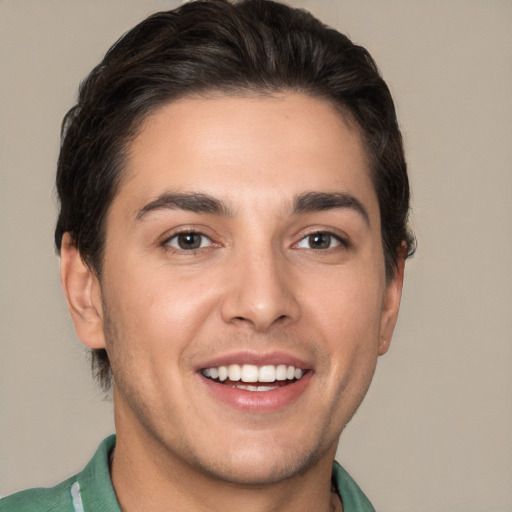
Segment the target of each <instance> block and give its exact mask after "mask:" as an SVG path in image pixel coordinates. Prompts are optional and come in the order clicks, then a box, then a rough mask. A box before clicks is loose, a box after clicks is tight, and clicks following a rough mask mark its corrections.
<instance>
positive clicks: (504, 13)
mask: <svg viewBox="0 0 512 512" xmlns="http://www.w3.org/2000/svg"><path fill="white" fill-rule="evenodd" d="M177 3H179V2H172V1H164V0H139V1H134V0H130V1H128V0H123V1H114V0H109V1H105V0H94V1H93V0H88V1H81V2H78V1H73V0H46V1H44V2H41V1H40V0H0V172H1V174H0V179H1V181H0V287H1V288H0V289H1V293H0V316H1V320H0V343H1V352H0V354H1V358H0V415H1V422H0V494H3V495H5V494H8V493H10V492H12V491H15V490H19V489H21V488H24V487H27V486H34V485H50V484H53V483H56V482H57V481H60V480H62V479H64V478H65V477H67V476H70V475H71V474H73V473H75V472H77V471H78V470H80V469H81V467H82V465H83V464H84V463H85V462H86V461H87V460H88V458H89V457H90V456H91V455H92V453H93V452H94V450H95V447H96V445H97V444H98V442H99V441H100V440H101V439H102V438H103V437H104V436H106V435H107V434H108V433H110V432H111V431H112V429H113V426H112V421H111V404H110V403H109V402H105V401H103V400H102V395H101V393H100V392H99V391H98V390H97V389H96V388H95V385H94V384H93V383H92V380H91V379H90V377H89V372H88V364H87V362H86V357H85V355H84V351H83V350H82V348H81V346H80V344H79V343H78V342H77V341H76V339H75V337H74V333H73V329H72V326H71V322H70V320H69V319H68V316H67V312H66V307H65V305H64V301H63V299H62V295H61V292H60V288H59V282H58V261H57V258H55V256H54V255H53V247H52V235H53V224H54V220H55V204H54V203H55V200H54V199H53V197H52V189H53V180H54V171H55V161H56V158H57V152H58V144H59V125H60V120H61V119H62V116H63V115H64V113H65V111H66V110H67V109H68V108H69V107H70V106H71V105H72V103H73V99H74V97H75V93H76V88H77V85H78V82H79V81H80V79H82V78H83V77H84V76H85V75H86V73H87V72H88V71H89V70H90V69H91V68H92V66H93V65H95V64H96V63H97V62H98V61H99V59H100V58H101V56H102V54H103V53H104V52H105V51H106V49H107V48H108V47H109V46H110V45H111V43H113V42H114V40H115V39H117V37H118V36H119V35H120V34H121V33H122V32H123V31H124V30H126V29H128V28H129V27H131V26H132V25H133V24H135V23H136V22H137V21H139V20H141V19H142V18H143V17H144V16H146V15H147V14H149V13H151V12H153V11H156V10H160V9H163V8H168V7H169V8H170V7H172V6H173V5H176V4H177ZM292 3H294V4H295V5H299V6H305V7H307V8H309V9H311V10H312V11H313V12H315V13H316V14H317V15H319V16H320V17H322V18H323V19H324V20H326V21H328V22H329V23H330V24H332V25H335V26H336V27H337V28H339V29H340V30H342V31H345V32H347V33H348V34H349V35H350V36H351V37H352V38H353V39H354V40H355V41H356V42H360V43H362V44H363V45H365V46H367V48H368V49H369V50H370V51H371V53H372V54H373V55H374V57H375V58H376V60H377V62H378V63H379V64H380V67H381V70H382V72H383V74H384V76H385V78H386V79H387V81H388V83H389V84H390V86H391V89H392V92H393V93H394V95H395V98H396V102H397V106H398V112H399V117H400V120H401V125H402V128H403V132H404V136H405V142H406V147H407V152H408V160H409V163H410V173H411V180H412V184H413V187H414V226H415V229H416V232H417V236H418V240H419V251H418V254H417V256H416V257H415V259H414V260H412V261H410V263H409V264H408V268H407V275H406V284H405V293H404V299H403V306H402V311H401V316H400V320H399V325H398V329H397V332H396V336H395V339H394V341H393V345H392V348H391V351H390V352H389V353H388V355H386V356H385V357H384V358H383V359H382V360H381V361H380V365H379V368H378V371H377V375H376V377H375V380H374V383H373V385H372V388H371V390H370V393H369V395H368V397H367V399H366V401H365V402H364V404H363V406H362V408H361V409H360V411H359V413H358V414H357V416H356V418H355V419H354V420H353V422H352V423H351V424H350V425H349V427H348V428H347V430H346V432H345V434H344V436H343V437H342V442H341V448H340V451H339V454H338V457H339V459H340V460H341V461H342V462H343V464H344V465H345V466H346V467H347V468H348V469H349V470H350V471H351V473H352V474H353V475H354V477H355V478H356V479H357V480H358V482H359V483H360V485H361V486H362V487H363V489H364V490H365V491H366V492H367V494H368V495H369V496H370V498H371V499H372V501H373V502H374V504H375V505H376V507H377V509H378V510H380V511H381V512H427V511H428V512H436V511H439V512H441V511H450V512H459V511H460V512H462V511H464V512H470V511H475V512H477V511H478V512H498V511H500V512H504V511H512V483H511V482H512V371H511V369H512V344H511V332H512V270H511V267H512V200H511V199H512V96H511V93H510V91H511V90H512V2H511V1H500V0H491V1H485V2H484V1H476V0H463V1H462V0H459V1H456V0H453V1H428V2H420V1H416V2H414V1H411V0H394V1H391V0H390V1H382V0H369V1H364V2H361V1H356V0H336V1H333V0H323V1H320V0H316V1H315V0H310V1H305V0H304V1H299V0H297V1H295V2H292Z"/></svg>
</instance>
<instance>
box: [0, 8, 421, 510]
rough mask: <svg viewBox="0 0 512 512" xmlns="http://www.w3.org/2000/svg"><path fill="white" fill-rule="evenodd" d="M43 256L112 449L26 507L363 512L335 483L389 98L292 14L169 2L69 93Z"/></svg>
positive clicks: (392, 126) (397, 228)
mask: <svg viewBox="0 0 512 512" xmlns="http://www.w3.org/2000/svg"><path fill="white" fill-rule="evenodd" d="M57 189H58V193H59V199H60V207H61V208H60V214H59V219H58V223H57V228H56V233H55V241H56V245H57V249H58V251H59V252H60V256H61V279H62V285H63V289H64V292H65V295H66V298H67V301H68V305H69V308H70V312H71V315H72V317H73V321H74V324H75V329H76V332H77V335H78V337H79V338H80V340H81V341H82V342H83V343H84V344H85V345H86V346H88V347H89V348H91V349H92V351H93V371H94V373H95V375H96V377H97V378H98V380H99V382H100V384H101V385H102V387H103V389H105V390H110V389H111V390H112V394H113V399H114V411H115V420H116V436H112V437H110V438H108V439H106V440H105V441H104V442H103V443H102V445H100V447H99V448H98V451H97V453H96V455H95V456H94V458H93V459H92V460H91V461H90V463H89V464H88V465H87V466H86V468H85V469H84V470H83V471H82V472H81V473H80V474H79V475H77V476H75V477H72V478H71V479H69V480H66V481H65V482H63V483H62V484H60V485H58V486H56V487H55V488H52V489H32V490H28V491H24V492H21V493H18V494H16V495H13V496H11V497H8V498H6V499H4V500H3V501H2V502H0V506H1V510H2V511H3V510H13V511H14V510H16V511H32V510H38V511H41V510H56V511H57V510H58V511H61V510H62V511H68V510H69V511H72V510H74V511H83V510H85V511H86V512H88V511H95V510H98V511H100V510H101V511H119V510H123V511H145V510H148V511H160V510H179V511H181V510H186V511H202V510H211V511H217V510H222V511H223V512H224V511H239V510H254V511H265V512H270V511H285V512H286V511H289V510H290V511H291V510H293V511H331V510H344V511H345V512H349V511H369V510H373V508H372V506H371V504H370V502H369V501H368V499H367V498H366V497H365V495H364V494H363V493H362V491H361V490H360V489H359V488H358V486H357V485H356V484H355V482H354V481H353V480H352V479H351V478H350V476H349V475H348V473H346V471H345V470H344V469H343V468H342V467H341V466H339V465H338V464H337V463H334V456H335V452H336V448H337V444H338V440H339V437H340V434H341V432H342V430H343V428H344V426H345V425H346V424H347V423H348V421H350V419H351V417H352V416H353V414H354V412H355V411H356V409H357V407H358V406H359V404H360V403H361V401H362V399H363V397H364V395H365V393H366V391H367V389H368V386H369V384H370V381H371V378H372V376H373V373H374V370H375V365H376V362H377V358H378V356H379V355H382V354H384V353H385V352H386V351H387V349H388V347H389V343H390V340H391V336H392V332H393V329H394V326H395V322H396V318H397V315H398V308H399V303H400V296H401V289H402V280H403V268H404V262H405V259H406V257H407V256H408V255H409V254H411V253H412V251H413V239H412V236H411V234H410V233H409V231H408V228H407V215H408V210H409V186H408V180H407V173H406V165H405V160H404V156H403V148H402V143H401V136H400V132H399V129H398V125H397V121H396V115H395V111H394V107H393V102H392V99H391V96H390V94H389V90H388V88H387V86H386V85H385V83H384V82H383V80H382V79H381V77H380V76H379V73H378V70H377V68H376V66H375V64H374V63H373V60H372V59H371V57H370V56H369V54H368V53H367V52H366V50H364V49H363V48H361V47H358V46H355V45H354V44H352V43H351V42H350V41H349V40H348V39H347V38H346V37H345V36H343V35H342V34H340V33H338V32H336V31H334V30H332V29H329V28H327V27H325V26H323V25H322V24H321V23H320V22H318V21H317V20H315V19H314V18H313V17H312V16H311V15H310V14H308V13H306V12H302V11H298V10H294V9H291V8H289V7H286V6H284V5H281V4H277V3H272V2H268V1H262V0H249V1H246V2H240V3H234V4H233V3H229V2H227V1H223V0H209V1H204V2H201V1H199V2H192V3H189V4H186V5H184V6H182V7H180V8H179V9H177V10H175V11H170V12H165V13H159V14H156V15H154V16H152V17H150V18H148V19H147V20H145V21H144V22H142V23H141V24H140V25H138V26H137V27H135V28H134V29H133V30H131V31H130V32H129V33H127V34H126V35H125V36H124V37H123V38H122V39H121V40H120V41H119V42H118V43H116V45H114V47H113V48H112V49H111V50H110V51H109V52H108V53H107V55H106V56H105V58H104V60H103V61H102V63H100V64H99V65H98V66H97V67H96V68H95V69H94V70H93V71H92V73H91V74H90V75H89V77H88V78H87V80H86V81H85V82H84V84H83V85H82V86H81V90H80V95H79V101H78V104H77V105H76V106H75V107H74V108H73V109H71V111H70V112H69V113H68V114H67V116H66V118H65V122H64V131H63V142H62V148H61V154H60V158H59V166H58V174H57Z"/></svg>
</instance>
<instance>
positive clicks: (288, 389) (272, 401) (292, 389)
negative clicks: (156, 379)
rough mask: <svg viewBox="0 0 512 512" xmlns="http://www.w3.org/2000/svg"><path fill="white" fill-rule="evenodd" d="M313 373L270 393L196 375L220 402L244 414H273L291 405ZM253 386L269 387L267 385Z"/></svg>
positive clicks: (302, 391)
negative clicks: (241, 387) (240, 387)
mask: <svg viewBox="0 0 512 512" xmlns="http://www.w3.org/2000/svg"><path fill="white" fill-rule="evenodd" d="M312 374H313V372H311V371H308V372H307V373H306V374H305V375H304V376H303V377H302V379H300V380H298V381H295V382H293V383H291V384H287V385H286V386H282V387H279V388H276V389H272V390H270V391H247V390H246V389H238V388H233V387H231V386H229V385H226V384H220V383H218V382H215V381H213V380H210V379H207V378H206V377H204V376H203V375H201V374H198V375H199V377H200V378H201V379H202V381H203V382H204V384H205V385H206V386H207V388H208V390H209V392H210V393H211V394H212V395H213V396H214V397H215V398H216V399H218V400H220V401H221V402H224V403H225V404H227V405H229V406H231V407H233V408H235V409H239V410H243V411H246V412H258V413H262V412H274V411H278V410H281V409H283V408H285V407H287V406H289V405H291V404H293V403H294V402H295V401H296V400H298V398H299V397H300V396H301V395H302V394H303V393H304V392H305V390H306V388H307V387H308V386H309V384H310V383H311V379H312ZM253 385H263V386H269V385H271V384H269V383H267V384H265V383H255V384H253Z"/></svg>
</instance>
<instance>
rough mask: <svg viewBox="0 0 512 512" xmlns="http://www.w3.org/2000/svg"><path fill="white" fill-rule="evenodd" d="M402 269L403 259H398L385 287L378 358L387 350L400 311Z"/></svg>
mask: <svg viewBox="0 0 512 512" xmlns="http://www.w3.org/2000/svg"><path fill="white" fill-rule="evenodd" d="M404 267H405V258H403V257H400V258H399V259H398V262H397V268H396V270H395V272H394V274H393V277H392V278H391V281H390V282H389V283H387V285H386V293H385V295H384V303H383V306H382V316H381V322H380V340H379V352H378V353H379V356H382V355H384V354H385V353H386V352H387V351H388V350H389V345H390V344H391V338H392V336H393V331H394V330H395V325H396V321H397V318H398V310H399V309H400V299H401V298H402V287H403V283H404Z"/></svg>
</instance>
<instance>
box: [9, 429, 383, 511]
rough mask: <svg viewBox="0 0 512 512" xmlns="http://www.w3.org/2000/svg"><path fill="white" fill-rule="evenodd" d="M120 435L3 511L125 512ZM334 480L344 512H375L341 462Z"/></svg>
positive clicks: (12, 501) (15, 498)
mask: <svg viewBox="0 0 512 512" xmlns="http://www.w3.org/2000/svg"><path fill="white" fill-rule="evenodd" d="M115 444H116V436H115V435H112V436H110V437H107V438H106V439H105V440H104V441H103V442H102V443H101V444H100V446H99V447H98V449H97V450H96V453H95V454H94V457H93V458H92V459H91V461H90V462H89V464H87V466H85V468H84V469H83V471H82V472H81V473H79V474H78V475H76V476H74V477H72V478H70V479H68V480H66V481H64V482H62V483H61V484H59V485H56V486H55V487H51V488H47V489H44V488H37V489H28V490H26V491H21V492H18V493H16V494H12V495H11V496H7V497H6V498H3V499H1V500H0V512H121V509H120V507H119V503H118V502H117V498H116V494H115V492H114V488H113V487H112V482H111V480H110V473H109V469H108V460H109V454H110V451H111V450H112V448H113V447H114V446H115ZM333 481H334V482H335V483H336V486H337V487H338V492H339V494H340V496H341V499H342V501H343V510H344V512H375V509H374V508H373V507H372V504H371V503H370V502H369V501H368V498H367V497H366V496H365V495H364V494H363V492H362V491H361V489H360V488H359V486H358V485H357V484H356V483H355V482H354V480H353V479H352V478H351V476H350V475H349V474H348V473H347V472H346V471H345V470H344V469H343V468H342V467H341V466H340V465H339V464H338V463H337V462H334V465H333Z"/></svg>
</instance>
